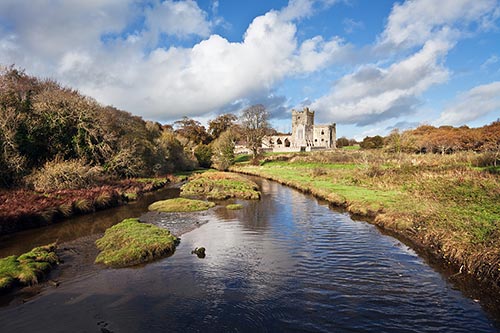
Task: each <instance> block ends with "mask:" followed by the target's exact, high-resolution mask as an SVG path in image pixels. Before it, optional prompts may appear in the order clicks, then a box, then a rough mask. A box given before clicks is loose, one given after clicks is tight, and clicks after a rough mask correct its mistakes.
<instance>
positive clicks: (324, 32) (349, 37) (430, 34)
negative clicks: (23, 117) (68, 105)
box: [0, 0, 500, 139]
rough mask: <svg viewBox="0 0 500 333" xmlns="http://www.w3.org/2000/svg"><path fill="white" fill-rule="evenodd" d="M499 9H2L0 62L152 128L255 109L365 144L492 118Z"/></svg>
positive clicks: (223, 4) (130, 3) (23, 3)
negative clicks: (297, 113) (304, 117)
mask: <svg viewBox="0 0 500 333" xmlns="http://www.w3.org/2000/svg"><path fill="white" fill-rule="evenodd" d="M499 18H500V4H499V2H498V0H442V1H435V0H411V1H410V0H408V1H387V0H377V1H373V0H344V1H343V0H289V1H287V0H271V1H270V0H259V1H257V0H256V1H235V0H218V1H216V0H200V1H193V0H164V1H160V0H150V1H137V0H100V1H97V0H95V1H90V0H89V1H77V0H74V1H70V0H68V1H55V0H37V1H28V0H2V1H1V2H0V64H3V65H10V64H15V65H16V66H18V67H21V68H24V69H26V71H27V72H28V73H30V74H33V75H38V76H41V77H51V78H54V79H56V80H58V81H59V82H61V83H62V84H64V85H68V86H71V87H74V88H77V89H78V90H80V91H81V92H82V93H84V94H87V95H89V96H92V97H94V98H95V99H97V100H98V101H99V102H101V103H103V104H111V105H114V106H116V107H119V108H121V109H124V110H127V111H129V112H132V113H134V114H138V115H141V116H142V117H143V118H145V119H150V120H156V121H160V122H162V123H170V122H173V121H175V120H177V119H179V118H181V117H183V116H188V117H192V118H195V119H197V120H200V121H201V122H202V123H206V121H207V120H209V119H212V118H214V117H215V116H217V115H218V114H221V113H225V112H233V113H236V114H237V113H238V112H240V111H241V110H242V109H244V108H246V107H248V106H250V105H252V104H257V103H261V104H264V105H265V106H266V107H267V109H268V111H269V112H270V114H271V116H272V119H271V122H272V124H273V126H274V127H275V128H276V129H278V130H280V131H289V130H290V125H291V124H290V111H291V109H292V108H302V107H304V106H308V107H310V108H312V109H313V110H315V111H316V123H333V122H335V123H337V130H338V136H347V137H350V138H351V137H355V138H357V139H362V138H363V137H364V136H366V135H376V134H381V135H385V134H387V133H388V132H389V131H390V130H391V129H393V128H395V127H398V128H400V129H405V128H411V127H415V126H418V125H419V124H431V125H435V126H439V125H453V126H461V125H464V124H466V125H469V126H472V127H476V126H482V125H484V124H488V123H491V122H492V121H495V120H497V119H498V118H500V26H499V24H500V20H499Z"/></svg>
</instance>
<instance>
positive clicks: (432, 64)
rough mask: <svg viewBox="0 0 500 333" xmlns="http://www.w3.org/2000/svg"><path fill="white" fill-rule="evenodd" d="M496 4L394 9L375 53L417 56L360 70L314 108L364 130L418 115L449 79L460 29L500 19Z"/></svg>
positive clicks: (425, 2)
mask: <svg viewBox="0 0 500 333" xmlns="http://www.w3.org/2000/svg"><path fill="white" fill-rule="evenodd" d="M497 4H498V3H497V1H496V0H482V1H479V0H443V1H434V0H408V1H406V2H404V3H402V4H395V5H394V7H393V8H392V11H391V13H390V15H389V17H388V21H387V25H386V27H385V30H384V31H383V32H382V33H381V34H380V36H379V37H378V39H377V42H376V43H375V45H374V46H373V48H372V51H373V52H374V54H377V55H378V57H381V56H384V55H385V56H386V57H387V54H391V53H394V52H396V54H397V55H398V56H401V55H402V54H404V53H405V52H407V51H408V49H410V50H412V49H414V48H416V49H417V51H415V53H413V54H410V55H409V56H407V57H406V58H405V59H403V60H400V61H399V62H395V63H392V64H391V65H388V66H387V67H381V66H380V65H373V64H371V65H370V64H367V65H363V66H361V67H360V68H359V69H357V70H356V71H355V72H354V73H351V74H348V75H345V76H344V77H342V78H340V79H339V80H338V81H337V82H335V83H334V85H333V87H332V90H331V91H330V93H329V94H327V95H325V96H323V97H320V98H318V99H317V100H316V101H314V102H313V103H312V107H313V108H314V109H317V110H318V111H320V112H319V113H320V114H322V113H325V112H326V113H327V116H324V118H327V119H333V120H335V121H337V122H340V123H351V124H357V125H359V126H363V125H366V124H370V123H377V122H380V121H383V120H385V119H390V118H399V117H403V116H407V115H409V114H411V113H414V112H415V111H416V109H417V108H418V107H419V106H420V105H421V103H422V102H421V101H420V97H421V95H422V94H423V93H424V92H426V91H427V90H428V89H429V88H431V87H432V86H434V85H437V84H440V83H443V82H446V81H447V80H448V78H449V75H450V73H449V70H448V69H447V68H446V67H445V66H444V65H443V63H444V60H445V58H446V56H447V54H448V52H449V51H450V50H451V49H452V48H453V47H454V45H455V44H456V42H457V41H458V40H459V39H460V38H461V37H463V36H464V35H466V34H465V33H464V32H463V31H464V29H461V30H460V29H458V28H459V27H462V28H463V27H468V26H469V25H471V23H473V22H474V23H477V24H478V25H480V23H481V22H482V21H484V20H485V19H486V18H488V17H490V18H491V16H494V15H495V14H494V12H495V6H496V5H497ZM492 13H493V14H492ZM465 30H466V29H465ZM387 51H389V53H387ZM399 51H402V52H399ZM398 52H399V54H398ZM387 58H388V59H381V62H384V61H387V60H389V61H390V58H391V57H387Z"/></svg>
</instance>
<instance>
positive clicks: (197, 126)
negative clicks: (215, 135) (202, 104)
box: [174, 116, 211, 144]
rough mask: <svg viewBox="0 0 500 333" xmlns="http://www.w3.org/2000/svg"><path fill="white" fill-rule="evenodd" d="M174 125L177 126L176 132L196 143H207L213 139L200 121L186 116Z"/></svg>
mask: <svg viewBox="0 0 500 333" xmlns="http://www.w3.org/2000/svg"><path fill="white" fill-rule="evenodd" d="M174 125H175V126H176V127H177V129H176V130H175V133H176V134H179V135H181V136H183V137H185V138H186V139H187V140H188V141H190V142H192V143H194V144H199V143H204V144H207V143H209V142H210V141H211V140H210V136H209V135H208V133H207V131H206V129H205V126H202V125H201V123H200V122H199V121H196V120H194V119H191V118H188V117H186V116H184V118H182V119H181V120H177V121H176V122H174Z"/></svg>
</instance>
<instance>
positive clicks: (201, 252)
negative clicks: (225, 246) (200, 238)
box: [191, 247, 206, 258]
mask: <svg viewBox="0 0 500 333" xmlns="http://www.w3.org/2000/svg"><path fill="white" fill-rule="evenodd" d="M191 254H196V255H197V256H198V258H205V256H206V255H205V248H204V247H196V248H195V249H194V250H193V251H191Z"/></svg>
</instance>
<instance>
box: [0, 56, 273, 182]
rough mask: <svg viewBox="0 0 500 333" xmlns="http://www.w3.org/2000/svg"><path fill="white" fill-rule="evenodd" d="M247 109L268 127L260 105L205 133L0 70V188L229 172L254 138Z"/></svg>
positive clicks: (192, 124) (194, 125) (194, 124)
mask: <svg viewBox="0 0 500 333" xmlns="http://www.w3.org/2000/svg"><path fill="white" fill-rule="evenodd" d="M252 110H258V114H259V115H262V117H263V118H262V121H263V122H262V123H261V125H264V126H265V127H266V128H268V124H267V112H266V111H265V109H264V107H263V106H261V105H258V106H253V107H251V108H249V109H248V110H246V111H244V112H243V117H242V118H241V119H242V121H241V122H240V123H239V124H237V118H236V116H235V115H233V114H225V115H220V116H218V117H217V118H215V119H213V120H211V121H210V122H209V127H208V130H207V129H205V127H204V126H202V125H201V124H200V123H199V122H198V121H195V120H193V119H190V118H187V117H184V118H183V119H181V120H178V121H176V122H174V123H173V124H167V125H162V124H160V123H158V122H153V121H145V120H143V119H142V118H141V117H139V116H134V115H132V114H130V113H129V112H126V111H122V110H119V109H117V108H115V107H113V106H103V105H101V104H99V103H98V102H97V101H96V100H94V99H92V98H90V97H87V96H84V95H82V94H80V93H79V92H78V91H76V90H74V89H71V88H67V87H63V86H61V85H60V84H59V83H57V82H55V81H54V80H50V79H40V78H36V77H33V76H30V75H27V74H26V73H25V72H24V71H23V70H20V69H17V68H15V67H14V66H10V67H0V187H3V188H11V187H16V186H28V187H29V186H31V187H33V184H37V183H38V184H40V183H43V181H44V180H45V182H50V181H53V178H46V176H47V174H50V173H57V174H60V175H62V174H63V173H65V174H68V175H72V177H73V178H75V179H74V181H75V182H76V183H77V184H78V186H81V184H87V183H88V184H92V183H94V182H95V181H98V180H103V179H123V178H131V177H150V176H158V175H165V174H166V173H170V172H174V171H178V170H189V169H193V168H195V167H197V166H201V167H209V166H212V165H214V166H215V167H217V168H220V169H227V167H229V165H230V164H231V163H232V162H233V161H234V153H233V150H234V144H235V141H236V140H239V139H241V138H245V137H246V136H247V135H248V134H249V133H252V130H250V131H248V128H249V127H247V126H246V125H245V124H247V123H248V120H249V119H251V117H252V114H251V111H252ZM245 115H247V116H248V117H247V118H245ZM245 119H246V120H247V122H245ZM252 135H253V134H252ZM252 135H251V136H252ZM258 135H260V134H258ZM252 137H253V136H252ZM257 140H258V138H257ZM246 141H251V140H246ZM44 177H45V178H44ZM66 178H68V177H66ZM76 178H78V179H79V181H77V179H76Z"/></svg>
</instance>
